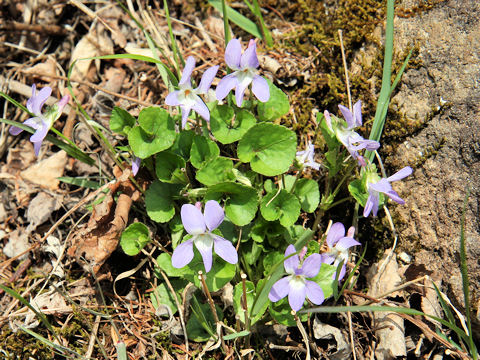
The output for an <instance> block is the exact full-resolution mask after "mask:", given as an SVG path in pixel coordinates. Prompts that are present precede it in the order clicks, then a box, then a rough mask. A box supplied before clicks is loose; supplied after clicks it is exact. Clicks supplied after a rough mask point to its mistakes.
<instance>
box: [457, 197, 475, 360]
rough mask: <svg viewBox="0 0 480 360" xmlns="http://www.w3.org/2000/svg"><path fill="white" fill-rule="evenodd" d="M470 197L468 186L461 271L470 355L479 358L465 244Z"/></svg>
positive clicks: (461, 223) (462, 225) (461, 228)
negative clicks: (472, 316)
mask: <svg viewBox="0 0 480 360" xmlns="http://www.w3.org/2000/svg"><path fill="white" fill-rule="evenodd" d="M469 197H470V189H469V188H467V194H466V195H465V200H464V201H463V209H462V217H461V219H460V271H461V273H462V286H463V297H464V304H465V317H466V318H467V328H468V347H469V348H470V355H472V357H473V359H474V360H476V359H477V358H478V352H477V348H476V346H475V342H474V340H473V334H472V319H471V312H470V290H469V285H470V282H469V280H468V265H467V250H466V246H465V212H466V210H467V203H468V198H469Z"/></svg>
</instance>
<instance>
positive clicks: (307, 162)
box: [296, 142, 320, 170]
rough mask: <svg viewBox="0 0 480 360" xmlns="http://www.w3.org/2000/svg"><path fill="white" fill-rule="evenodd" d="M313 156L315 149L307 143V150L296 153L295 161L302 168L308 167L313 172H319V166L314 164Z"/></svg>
mask: <svg viewBox="0 0 480 360" xmlns="http://www.w3.org/2000/svg"><path fill="white" fill-rule="evenodd" d="M314 155H315V147H314V146H313V144H312V143H311V142H308V145H307V148H306V149H305V150H302V151H298V152H297V154H296V159H297V161H298V162H299V163H300V164H301V165H302V166H303V167H306V166H310V167H311V168H313V169H315V170H320V164H319V163H317V162H315V160H314V158H313V156H314Z"/></svg>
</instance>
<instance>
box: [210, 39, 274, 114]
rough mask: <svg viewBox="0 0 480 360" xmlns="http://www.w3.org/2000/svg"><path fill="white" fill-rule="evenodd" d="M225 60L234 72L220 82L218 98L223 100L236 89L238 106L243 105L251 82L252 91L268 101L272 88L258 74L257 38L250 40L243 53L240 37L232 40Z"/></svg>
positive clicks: (259, 98) (226, 50)
mask: <svg viewBox="0 0 480 360" xmlns="http://www.w3.org/2000/svg"><path fill="white" fill-rule="evenodd" d="M225 62H226V63H227V65H228V67H229V68H230V69H232V70H234V72H233V73H231V74H228V75H227V76H225V77H224V78H223V79H222V80H220V82H219V83H218V86H217V90H216V96H217V99H218V100H223V99H224V98H225V97H226V96H227V95H228V93H229V92H230V90H232V89H235V99H236V102H237V106H238V107H241V106H242V102H243V95H244V94H245V90H246V89H247V87H248V86H249V85H250V83H251V84H252V92H253V94H254V95H255V96H256V97H257V99H258V100H260V101H261V102H266V101H268V99H269V98H270V89H269V88H268V83H267V80H265V79H264V78H263V77H261V76H260V75H257V68H258V66H259V62H258V58H257V44H256V43H255V40H253V39H252V40H250V42H249V44H248V48H247V50H245V52H244V53H243V54H242V45H241V44H240V41H239V40H238V39H232V40H230V41H229V42H228V45H227V48H226V49H225Z"/></svg>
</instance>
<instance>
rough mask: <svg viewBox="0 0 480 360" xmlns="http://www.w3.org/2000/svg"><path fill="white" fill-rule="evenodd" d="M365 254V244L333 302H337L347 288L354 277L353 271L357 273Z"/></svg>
mask: <svg viewBox="0 0 480 360" xmlns="http://www.w3.org/2000/svg"><path fill="white" fill-rule="evenodd" d="M366 253H367V244H365V246H364V248H363V252H362V255H360V258H359V259H358V261H357V263H356V264H355V267H354V268H353V270H352V271H350V273H349V274H348V277H347V279H346V280H345V281H344V282H343V285H342V289H341V290H340V292H339V294H338V297H335V301H337V300H338V299H339V298H340V296H341V295H342V294H343V292H344V291H345V289H346V287H347V286H348V284H350V280H351V279H352V277H353V276H354V274H355V271H357V269H358V267H359V266H360V264H361V263H362V261H363V258H364V257H365V254H366Z"/></svg>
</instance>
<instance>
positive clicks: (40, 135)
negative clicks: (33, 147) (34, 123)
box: [30, 121, 50, 143]
mask: <svg viewBox="0 0 480 360" xmlns="http://www.w3.org/2000/svg"><path fill="white" fill-rule="evenodd" d="M49 129H50V128H49V126H48V124H47V123H45V122H44V121H42V125H41V126H39V127H38V128H37V131H35V133H34V134H33V135H32V136H30V141H31V142H33V143H35V142H41V141H43V139H45V136H47V133H48V130H49Z"/></svg>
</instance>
